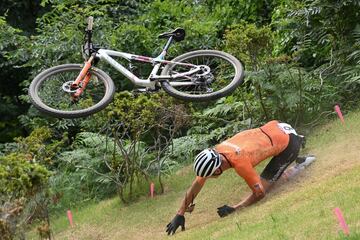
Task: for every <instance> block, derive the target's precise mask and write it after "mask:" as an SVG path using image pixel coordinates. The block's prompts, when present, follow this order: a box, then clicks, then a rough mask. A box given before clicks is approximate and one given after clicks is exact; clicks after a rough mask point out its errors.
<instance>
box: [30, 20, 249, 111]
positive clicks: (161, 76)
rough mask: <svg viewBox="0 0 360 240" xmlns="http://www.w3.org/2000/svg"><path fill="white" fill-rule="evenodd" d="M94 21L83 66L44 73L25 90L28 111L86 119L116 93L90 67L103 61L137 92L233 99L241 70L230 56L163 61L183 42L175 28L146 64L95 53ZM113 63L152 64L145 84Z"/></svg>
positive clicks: (201, 53)
mask: <svg viewBox="0 0 360 240" xmlns="http://www.w3.org/2000/svg"><path fill="white" fill-rule="evenodd" d="M92 29H93V18H92V17H89V18H88V25H87V28H86V30H85V44H84V45H83V53H84V56H85V59H86V61H85V63H84V64H63V65H59V66H55V67H52V68H49V69H46V70H44V71H43V72H41V73H40V74H39V75H37V76H36V77H35V78H34V80H33V81H32V82H31V84H30V87H29V95H30V99H31V102H32V103H33V105H34V106H35V107H36V108H37V109H38V110H40V111H41V112H43V113H46V114H49V115H51V116H54V117H59V118H78V117H85V116H88V115H91V114H93V113H96V112H98V111H100V110H101V109H103V108H105V107H106V106H107V105H108V104H109V103H110V102H111V101H112V98H113V95H114V92H115V86H114V82H113V81H112V79H111V78H110V77H109V76H108V75H107V74H106V73H105V72H104V71H102V70H101V69H99V68H96V67H95V66H94V65H95V64H96V63H98V62H99V61H106V62H108V63H109V64H110V65H111V66H112V67H114V68H115V69H116V70H118V71H119V72H121V73H122V74H123V75H124V76H125V77H126V78H128V79H129V80H130V81H131V82H133V83H134V84H135V85H136V86H140V87H144V88H146V89H149V90H153V91H154V90H158V89H161V88H162V89H164V91H165V92H166V93H168V94H169V95H171V96H173V97H175V98H178V99H181V100H185V101H196V102H198V101H210V100H215V99H218V98H221V97H224V96H227V95H229V94H230V93H232V92H233V91H234V90H235V89H236V88H237V87H238V86H239V85H240V84H242V83H243V79H244V68H243V65H242V64H241V63H240V61H239V60H238V59H236V58H235V57H234V56H232V55H230V54H228V53H225V52H222V51H216V50H198V51H192V52H188V53H185V54H183V55H180V56H178V57H176V58H174V59H173V60H171V61H168V60H165V56H166V53H167V51H168V49H169V47H170V45H171V43H172V42H173V41H176V42H179V41H181V40H183V39H184V38H185V30H184V29H181V28H177V29H175V30H174V31H172V32H166V33H163V34H161V35H159V38H166V39H168V40H167V42H166V44H165V46H164V48H163V50H162V52H161V54H160V55H159V56H158V57H155V58H151V57H146V56H139V55H134V54H129V53H124V52H118V51H113V50H108V49H103V48H99V47H96V46H95V45H94V44H93V43H92V41H91V38H92V34H93V31H92ZM113 57H120V58H124V59H126V60H128V61H129V62H142V63H147V64H152V66H153V68H152V71H151V73H150V75H149V76H148V78H147V79H140V78H139V77H138V76H136V75H135V74H134V73H133V72H131V71H130V70H129V69H128V68H126V67H124V66H123V65H122V64H120V63H119V62H118V61H116V60H115V59H114V58H113Z"/></svg>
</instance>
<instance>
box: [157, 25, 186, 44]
mask: <svg viewBox="0 0 360 240" xmlns="http://www.w3.org/2000/svg"><path fill="white" fill-rule="evenodd" d="M171 36H172V37H173V39H174V40H175V41H176V42H180V41H182V40H184V38H185V30H184V29H182V28H177V29H175V30H174V31H172V32H166V33H162V34H160V35H159V38H169V37H171Z"/></svg>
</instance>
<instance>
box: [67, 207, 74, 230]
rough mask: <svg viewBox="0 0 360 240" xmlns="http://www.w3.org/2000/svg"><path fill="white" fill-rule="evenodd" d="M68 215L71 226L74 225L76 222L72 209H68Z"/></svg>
mask: <svg viewBox="0 0 360 240" xmlns="http://www.w3.org/2000/svg"><path fill="white" fill-rule="evenodd" d="M67 217H68V219H69V223H70V226H71V227H74V223H73V217H72V213H71V211H70V210H68V211H67Z"/></svg>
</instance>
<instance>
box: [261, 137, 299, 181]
mask: <svg viewBox="0 0 360 240" xmlns="http://www.w3.org/2000/svg"><path fill="white" fill-rule="evenodd" d="M289 138H290V139H289V144H288V146H287V147H286V148H285V150H284V151H282V152H281V153H280V154H279V155H277V156H274V157H273V158H272V159H271V160H270V162H269V163H268V164H267V165H266V167H265V169H264V170H263V172H262V173H261V175H260V176H261V178H262V180H263V181H264V182H268V184H269V185H270V186H271V185H272V184H273V183H274V182H276V181H277V180H279V178H280V177H281V176H282V175H283V173H284V172H285V170H286V169H287V168H288V166H289V165H290V164H291V163H292V162H294V161H295V160H296V159H297V157H298V154H299V151H300V148H301V145H302V137H300V136H298V135H295V134H289ZM289 169H291V168H289ZM284 175H286V174H284ZM270 186H269V187H270Z"/></svg>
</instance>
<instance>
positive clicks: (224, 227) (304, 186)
mask: <svg viewBox="0 0 360 240" xmlns="http://www.w3.org/2000/svg"><path fill="white" fill-rule="evenodd" d="M345 121H346V124H345V126H343V125H342V124H341V123H340V121H339V120H337V119H334V120H333V121H331V122H329V123H328V124H326V125H324V126H322V127H320V128H318V129H316V130H315V131H314V132H313V133H312V135H311V136H310V137H309V138H308V143H307V146H308V147H307V149H306V152H309V153H314V154H315V155H316V156H317V161H316V162H315V163H314V164H313V165H311V166H310V167H309V168H308V169H306V170H305V171H304V172H302V173H301V174H300V175H299V176H297V177H296V178H295V179H293V180H292V181H289V182H283V183H282V184H280V183H279V184H278V186H276V188H275V189H274V190H273V191H272V192H271V193H269V194H268V195H267V196H266V198H265V199H264V200H262V201H260V202H259V203H257V204H255V205H253V206H251V207H248V208H246V209H244V210H242V211H238V212H236V213H235V214H232V215H230V216H228V217H226V218H223V219H222V218H219V217H218V216H217V214H216V208H217V207H219V206H222V205H224V204H234V203H237V202H238V201H240V200H241V198H243V197H244V196H245V195H246V194H248V193H249V189H248V187H247V186H246V185H245V183H244V181H243V180H242V179H241V178H240V177H238V176H237V175H236V174H235V173H234V172H233V171H227V172H225V173H224V176H222V177H220V178H219V179H217V180H210V181H208V182H207V183H206V185H205V187H204V189H203V191H202V192H201V193H200V194H199V196H198V198H197V199H196V201H195V202H196V208H195V211H194V212H193V213H192V214H187V215H186V228H187V229H186V231H184V232H177V233H176V234H175V235H174V236H172V237H171V238H172V239H276V240H277V239H279V240H280V239H281V240H282V239H360V204H359V199H360V177H359V173H360V141H359V139H360V113H352V114H349V115H347V116H345ZM262 167H263V166H260V167H259V168H260V169H261V168H262ZM193 178H194V175H193V173H192V170H191V167H190V166H189V167H186V168H184V169H182V170H181V171H179V172H178V173H176V174H175V175H174V176H172V177H171V178H170V179H168V180H167V181H166V193H165V194H164V195H161V196H156V197H155V198H154V199H150V198H145V197H144V198H142V199H140V200H139V201H137V202H135V203H133V204H131V205H128V206H124V205H123V204H121V203H120V201H119V200H118V199H117V198H114V199H111V200H107V201H103V202H100V203H99V204H93V205H90V206H88V207H85V208H82V209H80V210H78V211H77V210H76V209H72V212H73V215H74V222H75V224H76V226H75V228H73V229H71V228H70V227H69V224H68V222H67V219H66V213H64V214H63V215H62V216H59V217H53V219H52V228H53V231H54V235H55V238H56V239H114V240H115V239H129V240H130V239H169V237H168V236H166V235H165V226H166V224H167V223H168V222H169V221H170V220H171V219H172V217H173V216H174V215H175V214H176V211H177V209H178V207H179V204H180V201H181V198H182V197H183V195H184V192H185V190H186V188H187V187H188V186H189V185H190V184H191V182H192V181H193ZM335 207H339V208H340V209H341V210H342V212H343V214H344V216H345V219H346V222H347V224H348V225H349V228H350V236H349V237H345V236H343V235H342V233H341V231H339V230H340V229H339V227H338V223H337V220H336V218H335V215H334V213H333V209H334V208H335ZM31 236H33V237H31ZM29 239H38V237H34V233H32V234H30V237H29Z"/></svg>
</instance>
